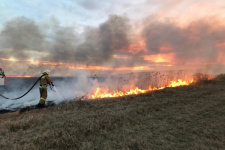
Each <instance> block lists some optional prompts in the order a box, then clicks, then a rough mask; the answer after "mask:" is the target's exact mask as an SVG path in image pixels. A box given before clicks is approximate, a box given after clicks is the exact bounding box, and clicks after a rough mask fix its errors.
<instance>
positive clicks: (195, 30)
mask: <svg viewBox="0 0 225 150" xmlns="http://www.w3.org/2000/svg"><path fill="white" fill-rule="evenodd" d="M214 27H215V24H213V23H210V22H207V20H204V19H202V20H199V21H196V22H192V23H190V24H189V25H188V26H187V27H184V28H181V27H179V26H177V25H176V24H175V23H173V22H161V21H157V20H153V21H149V22H148V24H147V25H146V26H145V28H144V30H143V37H144V39H145V42H146V46H147V50H148V51H149V53H150V54H158V53H163V52H161V51H160V47H161V46H162V45H165V44H169V45H171V46H172V50H171V51H169V52H174V53H175V63H181V64H183V63H193V62H195V63H197V62H199V63H215V62H216V60H217V57H218V49H217V48H216V47H215V45H216V44H218V43H221V42H224V40H223V39H225V34H224V33H225V27H223V28H214Z"/></svg>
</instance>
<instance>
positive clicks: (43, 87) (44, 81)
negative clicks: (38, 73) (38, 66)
mask: <svg viewBox="0 0 225 150" xmlns="http://www.w3.org/2000/svg"><path fill="white" fill-rule="evenodd" d="M49 74H50V71H49V70H46V71H44V72H43V75H42V77H41V79H40V86H39V91H40V101H39V103H38V105H37V106H38V107H45V101H46V99H47V86H48V85H50V86H51V85H52V86H54V84H53V83H52V80H51V79H50V77H49V76H48V75H49Z"/></svg>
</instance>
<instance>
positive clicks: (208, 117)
mask: <svg viewBox="0 0 225 150" xmlns="http://www.w3.org/2000/svg"><path fill="white" fill-rule="evenodd" d="M224 126H225V80H224V78H221V79H220V80H213V81H207V82H201V83H198V84H193V85H190V86H185V87H177V88H166V89H164V90H161V91H154V92H149V93H146V94H142V95H137V96H127V97H121V98H113V99H112V98H110V99H101V100H93V101H76V102H68V103H64V104H60V105H56V106H53V107H47V108H43V109H31V110H27V111H23V110H18V111H16V112H9V113H4V114H0V138H1V139H2V140H1V141H0V147H1V149H60V150H61V149H135V150H137V149H141V150H142V149H171V150H176V149H193V150H195V149H204V150H207V149H210V150H211V149H221V150H222V149H224V147H225V140H224V139H225V128H224Z"/></svg>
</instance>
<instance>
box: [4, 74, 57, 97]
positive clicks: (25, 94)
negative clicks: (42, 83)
mask: <svg viewBox="0 0 225 150" xmlns="http://www.w3.org/2000/svg"><path fill="white" fill-rule="evenodd" d="M43 76H44V75H42V76H40V77H39V78H38V79H37V81H36V82H35V83H34V84H33V86H32V87H31V88H30V89H29V90H28V91H27V92H26V93H25V94H23V95H22V96H20V97H17V98H11V100H18V99H20V98H22V97H24V96H25V95H27V94H28V93H29V92H30V91H31V90H32V89H33V88H34V86H35V85H36V84H37V82H38V81H39V80H40V79H41V77H43ZM50 88H51V90H52V91H54V90H53V89H52V87H51V86H50ZM54 92H56V91H54ZM0 96H1V97H3V98H5V99H10V98H8V97H6V96H4V95H2V94H0Z"/></svg>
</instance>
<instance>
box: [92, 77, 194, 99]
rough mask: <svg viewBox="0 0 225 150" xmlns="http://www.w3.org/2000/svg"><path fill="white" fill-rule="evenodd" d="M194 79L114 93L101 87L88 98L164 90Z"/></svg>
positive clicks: (183, 84)
mask: <svg viewBox="0 0 225 150" xmlns="http://www.w3.org/2000/svg"><path fill="white" fill-rule="evenodd" d="M193 82H194V80H193V79H190V80H187V81H183V80H181V79H178V81H170V84H169V85H167V86H163V87H159V88H157V87H154V88H151V87H149V88H148V89H146V90H143V89H139V88H138V87H136V88H135V89H130V90H129V91H127V92H123V91H114V92H112V93H107V92H101V88H99V87H98V88H97V89H96V91H95V93H94V94H92V95H89V96H88V98H89V99H96V98H107V97H120V96H125V95H135V94H141V93H146V92H149V91H156V90H162V89H165V88H166V87H178V86H186V85H189V84H191V83H193Z"/></svg>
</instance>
